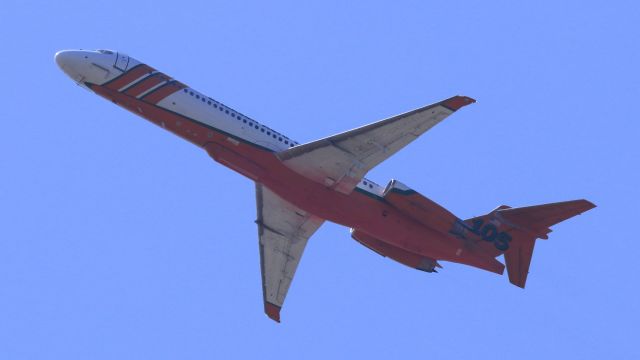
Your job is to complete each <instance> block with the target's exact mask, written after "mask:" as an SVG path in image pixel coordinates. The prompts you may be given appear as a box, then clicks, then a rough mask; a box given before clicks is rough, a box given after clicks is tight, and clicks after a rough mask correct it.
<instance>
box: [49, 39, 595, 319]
mask: <svg viewBox="0 0 640 360" xmlns="http://www.w3.org/2000/svg"><path fill="white" fill-rule="evenodd" d="M55 62H56V63H57V64H58V66H59V67H60V68H61V69H62V71H63V72H64V73H66V75H68V76H69V77H70V78H71V79H72V80H73V81H74V82H76V83H77V84H78V85H80V86H81V87H83V88H85V89H87V90H90V91H92V92H94V93H96V94H98V95H100V96H102V97H104V98H106V99H108V100H110V101H112V102H113V103H114V104H117V105H119V106H121V107H123V108H125V109H127V110H129V111H131V112H133V113H135V114H137V115H139V116H141V117H143V118H145V119H147V120H149V121H150V122H152V123H154V124H156V125H158V126H160V127H161V128H163V129H165V130H168V131H170V132H172V133H174V134H175V135H178V136H179V137H181V138H183V139H185V140H187V141H189V142H191V143H192V144H194V145H196V146H198V147H200V148H202V149H204V150H205V151H206V152H207V153H208V154H209V155H210V156H211V157H212V158H213V159H214V160H215V161H217V162H218V163H220V164H222V165H224V166H226V167H228V168H230V169H232V170H234V171H236V172H238V173H239V174H241V175H244V176H245V177H247V178H249V179H251V180H253V181H254V182H255V193H256V206H257V220H256V221H255V222H256V224H257V227H258V237H259V251H260V269H261V273H262V295H263V303H264V311H265V313H266V315H267V316H268V317H269V318H271V319H273V320H275V321H276V322H280V311H281V309H282V306H283V304H284V301H285V298H286V296H287V292H288V291H289V287H290V285H291V281H292V280H293V277H294V274H295V272H296V269H297V267H298V264H299V262H300V259H301V257H302V254H303V252H304V249H305V246H306V244H307V241H308V239H309V238H310V237H311V236H312V235H313V234H314V233H315V232H316V231H317V230H318V228H319V227H320V226H321V225H322V224H323V223H324V222H325V221H330V222H333V223H336V224H340V225H344V226H346V227H348V228H350V229H351V230H350V231H351V237H352V238H353V239H354V240H356V241H358V242H359V243H361V244H362V245H364V246H365V247H367V248H369V249H371V250H373V251H374V252H376V253H378V254H380V255H382V256H384V257H388V258H391V259H393V260H395V261H397V262H399V263H401V264H403V265H406V266H408V267H411V268H415V269H418V270H421V271H425V272H429V273H435V272H437V269H440V268H442V266H441V265H440V262H441V261H449V262H454V263H459V264H464V265H469V266H472V267H475V268H479V269H482V270H486V271H489V272H493V273H496V274H503V273H504V270H505V267H506V270H507V273H508V277H509V281H510V282H511V283H512V284H514V285H516V286H518V287H521V288H524V286H525V283H526V281H527V275H528V273H529V267H530V263H531V257H532V255H533V249H534V245H535V242H536V240H537V239H547V238H548V234H549V233H550V232H551V229H550V227H551V226H553V225H555V224H557V223H559V222H561V221H564V220H566V219H569V218H571V217H573V216H575V215H578V214H581V213H583V212H585V211H588V210H590V209H592V208H594V207H595V205H594V204H592V203H591V202H589V201H587V200H584V199H583V200H573V201H564V202H557V203H550V204H544V205H537V206H527V207H519V208H512V207H509V206H506V205H501V206H498V207H497V208H495V209H494V210H492V211H490V212H489V213H487V214H486V215H482V216H478V217H474V218H471V219H467V220H462V219H460V218H458V217H456V216H455V215H453V214H452V213H451V212H449V211H448V210H446V209H445V208H444V207H442V206H440V205H438V204H437V203H435V202H434V201H432V200H430V199H428V198H427V197H425V196H424V195H422V194H420V193H418V192H416V191H415V190H413V189H412V188H410V187H408V186H407V185H405V184H403V183H401V182H400V181H397V180H391V181H389V183H388V184H387V185H386V186H380V185H378V184H376V183H375V182H373V181H371V180H369V179H367V178H365V175H366V174H367V172H368V171H369V170H371V169H372V168H374V167H375V166H376V165H378V164H380V163H381V162H383V161H384V160H386V159H388V158H389V157H391V156H392V155H393V154H395V153H396V152H398V151H399V150H400V149H402V148H403V147H405V146H406V145H407V144H409V143H410V142H412V141H413V140H415V139H417V138H418V137H419V136H420V135H422V134H423V133H425V132H426V131H427V130H429V129H431V128H432V127H433V126H435V125H436V124H438V123H439V122H441V121H442V120H444V119H445V118H446V117H448V116H449V115H451V114H453V113H454V112H456V111H458V110H460V109H461V108H462V107H464V106H467V105H469V104H472V103H474V102H475V100H474V99H472V98H469V97H466V96H453V97H451V98H448V99H446V100H443V101H440V102H437V103H434V104H431V105H427V106H424V107H421V108H419V109H415V110H412V111H409V112H406V113H403V114H400V115H397V116H393V117H390V118H387V119H384V120H380V121H377V122H374V123H371V124H369V125H365V126H362V127H359V128H356V129H353V130H348V131H345V132H342V133H339V134H336V135H333V136H328V137H325V138H322V139H319V140H316V141H311V142H308V143H304V144H301V143H298V142H297V141H294V140H292V139H290V138H288V137H287V136H285V135H283V134H282V133H280V132H278V131H275V130H273V129H272V128H270V127H268V126H266V125H264V124H261V123H259V122H257V121H255V120H253V119H252V118H250V117H248V116H246V115H244V114H242V113H240V112H239V111H236V110H234V109H232V108H231V107H229V106H227V105H224V104H222V103H221V102H219V101H216V100H214V99H213V98H211V97H208V96H206V95H204V94H203V93H201V92H199V91H196V90H195V89H193V88H191V87H189V86H187V85H185V84H184V83H182V82H180V81H178V80H175V79H173V78H171V77H170V76H168V75H165V74H164V73H162V72H160V71H158V70H156V69H154V68H153V67H151V66H149V65H147V64H145V63H142V62H140V61H138V60H136V59H134V58H132V57H130V56H128V55H126V54H124V53H121V52H117V51H112V50H91V51H89V50H64V51H59V52H57V53H56V54H55ZM500 255H504V262H505V264H506V265H505V264H503V263H502V262H500V261H499V260H498V259H497V257H499V256H500Z"/></svg>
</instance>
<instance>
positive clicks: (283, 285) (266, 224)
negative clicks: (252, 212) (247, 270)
mask: <svg viewBox="0 0 640 360" xmlns="http://www.w3.org/2000/svg"><path fill="white" fill-rule="evenodd" d="M256 202H257V211H258V219H257V220H256V223H257V224H258V235H259V237H260V270H261V272H262V291H263V298H264V308H265V313H266V314H267V315H268V316H269V317H270V318H271V319H273V320H275V321H278V322H280V309H281V308H282V304H283V303H284V300H285V297H286V296H287V292H288V291H289V286H290V285H291V281H292V280H293V276H294V275H295V272H296V269H297V267H298V264H299V262H300V259H301V257H302V253H303V252H304V248H305V246H306V244H307V240H308V239H309V237H311V235H313V233H314V232H315V231H316V230H317V229H318V228H319V227H320V225H322V223H323V222H324V220H322V219H320V218H318V217H316V216H314V215H312V214H308V213H306V212H305V211H303V210H301V209H299V208H297V207H296V206H294V205H292V204H291V203H289V202H287V201H285V200H284V199H282V198H281V197H279V196H278V195H276V194H275V193H273V192H272V191H271V190H269V189H268V188H266V187H264V186H263V185H261V184H256Z"/></svg>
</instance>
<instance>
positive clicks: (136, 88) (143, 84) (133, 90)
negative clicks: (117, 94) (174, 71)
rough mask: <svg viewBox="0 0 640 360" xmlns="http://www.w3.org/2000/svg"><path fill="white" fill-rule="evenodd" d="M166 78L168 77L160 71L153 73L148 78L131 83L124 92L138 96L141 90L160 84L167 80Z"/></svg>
mask: <svg viewBox="0 0 640 360" xmlns="http://www.w3.org/2000/svg"><path fill="white" fill-rule="evenodd" d="M167 80H169V77H168V76H167V75H165V74H162V73H157V74H153V75H151V76H149V77H148V78H146V79H144V80H142V81H140V82H139V83H137V84H135V85H133V86H132V87H130V88H129V89H127V91H125V92H124V93H125V94H127V95H129V96H138V95H140V94H142V93H143V92H145V91H147V90H149V89H151V88H152V87H154V86H156V85H158V84H160V83H161V82H163V81H167Z"/></svg>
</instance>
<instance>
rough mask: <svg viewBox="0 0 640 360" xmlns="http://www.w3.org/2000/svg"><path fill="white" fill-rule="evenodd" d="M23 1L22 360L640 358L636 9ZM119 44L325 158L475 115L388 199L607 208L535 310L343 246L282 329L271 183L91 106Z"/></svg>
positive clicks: (422, 157)
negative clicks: (348, 142)
mask: <svg viewBox="0 0 640 360" xmlns="http://www.w3.org/2000/svg"><path fill="white" fill-rule="evenodd" d="M346 3H347V2H342V1H318V2H306V3H304V4H303V3H301V2H296V1H291V2H258V1H255V2H251V1H247V2H241V1H237V2H219V1H202V2H186V1H185V2H175V1H171V2H160V1H140V2H124V3H120V4H118V3H114V2H108V3H102V2H91V1H65V2H60V3H55V2H33V1H19V2H15V1H5V2H3V3H2V5H0V34H3V36H2V42H3V48H4V53H3V56H0V64H1V65H2V66H1V67H0V68H1V69H2V70H0V71H1V73H2V78H3V79H4V80H5V85H4V86H3V87H1V88H0V96H1V98H2V106H1V107H0V119H1V120H2V131H1V132H0V151H1V153H2V158H1V160H0V173H1V174H2V177H1V178H0V225H2V226H0V358H2V359H44V358H46V359H115V358H121V359H144V358H153V359H176V358H182V359H203V358H223V357H224V358H229V357H232V358H254V359H255V358H266V359H270V358H279V359H288V358H309V359H313V358H353V357H355V356H357V357H362V358H364V357H367V358H399V357H406V358H439V359H446V358H453V359H455V358H462V357H466V358H471V359H489V358H491V359H512V358H521V359H540V358H559V357H560V356H563V357H565V358H584V359H592V358H593V359H595V358H602V357H607V358H610V357H615V358H620V359H624V358H628V359H630V358H637V357H638V356H640V353H639V351H638V347H637V336H638V325H637V324H638V322H639V321H640V309H639V306H640V305H639V304H640V296H639V295H638V290H637V286H638V277H637V272H638V270H637V268H638V266H637V264H638V245H637V244H638V239H637V236H636V234H637V233H638V230H637V229H636V225H637V223H638V221H637V220H636V219H635V215H636V214H637V213H638V210H637V209H638V200H640V196H639V195H640V191H639V190H638V183H639V182H640V176H639V171H638V158H639V155H640V150H639V145H638V137H639V135H640V125H638V124H639V123H638V118H639V117H638V106H637V102H638V99H639V98H640V76H639V75H638V63H640V48H639V47H638V38H639V36H640V26H639V25H638V19H639V18H640V6H639V5H637V2H633V1H628V2H621V1H609V2H606V4H597V3H596V2H584V1H566V2H562V3H560V2H552V1H547V2H513V1H496V2H490V3H487V2H476V1H455V2H444V1H441V2H431V3H430V2H426V1H404V2H403V1H400V2H387V3H383V2H373V1H367V2H364V1H363V2H359V3H358V2H350V3H349V4H346ZM68 48H111V49H116V50H120V51H123V52H126V53H129V54H130V55H131V56H133V57H136V58H138V59H140V60H142V61H144V62H147V63H149V64H150V65H151V66H154V67H156V68H158V69H160V70H162V71H163V72H165V73H167V74H170V75H171V76H173V77H175V78H177V79H179V80H181V81H183V82H184V83H186V84H189V85H190V86H192V87H194V88H196V89H198V90H200V91H202V92H204V93H206V94H208V95H209V96H211V97H213V98H216V99H218V100H220V101H222V102H224V103H226V104H228V105H230V106H232V107H234V108H236V109H238V110H239V111H241V112H243V113H245V114H247V115H249V116H251V117H253V118H255V119H257V120H258V121H261V122H263V123H266V124H268V125H269V126H271V127H273V128H274V129H277V130H279V131H281V132H283V133H286V134H287V135H289V136H290V137H292V138H294V139H296V140H298V141H300V142H306V141H311V140H314V139H316V138H319V137H324V136H327V135H330V134H334V133H337V132H340V131H344V130H346V129H350V128H353V127H356V126H360V125H363V124H366V123H369V122H373V121H375V120H378V119H381V118H385V117H388V116H391V115H394V114H397V113H400V112H404V111H407V110H411V109H413V108H416V107H419V106H422V105H425V104H428V103H432V102H435V101H438V100H441V99H443V98H446V97H449V96H452V95H455V94H463V95H468V96H471V97H474V98H476V99H477V100H478V102H477V103H476V104H474V105H472V106H469V107H467V108H465V109H463V110H462V111H460V112H459V113H456V114H455V115H454V116H452V117H450V118H448V119H447V120H446V121H445V122H443V123H442V124H440V125H438V126H437V127H436V128H434V129H433V130H432V131H430V132H428V133H427V134H425V135H424V136H423V137H422V138H420V139H419V140H418V141H416V142H414V143H413V144H411V145H410V146H408V147H407V148H406V149H404V150H403V151H402V152H400V153H398V154H397V155H396V156H394V157H393V158H391V159H390V160H389V161H387V162H385V163H384V164H382V165H381V166H379V167H378V168H376V169H374V170H373V171H372V172H371V173H370V174H369V177H370V178H372V179H373V180H375V181H377V182H379V183H381V184H384V183H386V182H387V181H388V180H389V179H391V178H396V179H399V180H400V181H402V182H404V183H406V184H408V185H409V186H411V187H413V188H414V189H416V190H417V191H419V192H421V193H423V194H424V195H425V196H427V197H429V198H431V199H433V200H435V201H437V202H439V203H440V204H442V205H444V206H445V207H447V208H448V209H450V210H451V211H452V212H454V213H455V214H457V215H458V216H460V217H463V218H466V217H471V216H474V215H478V214H483V213H486V212H488V211H489V210H491V209H493V208H494V207H495V206H497V205H500V204H510V205H512V206H524V205H533V204H538V203H546V202H554V201H561V200H570V199H579V198H587V199H589V200H591V201H593V202H594V203H596V204H597V205H598V208H596V209H595V210H593V211H591V212H588V213H587V214H585V215H582V216H580V217H577V218H574V219H572V220H570V221H567V222H566V223H563V224H561V225H558V226H557V227H556V228H555V230H554V232H553V233H552V234H551V238H550V240H549V241H546V242H539V243H538V245H537V247H536V252H535V255H534V258H533V262H532V266H531V274H530V276H529V280H528V283H527V288H526V289H525V290H521V289H519V288H516V287H514V286H512V285H511V284H509V282H508V280H507V278H506V276H503V277H500V276H496V275H495V274H491V273H487V272H482V271H480V270H476V269H472V268H469V267H465V266H461V265H456V264H449V263H445V264H444V269H443V271H442V272H440V273H439V274H426V273H422V272H419V271H415V270H411V269H408V268H405V267H403V266H401V265H399V264H396V263H394V262H392V261H391V260H389V259H385V258H382V257H380V256H378V255H377V254H374V253H373V252H371V251H369V250H368V249H366V248H364V247H362V246H360V245H359V244H357V243H356V242H354V241H353V240H351V239H350V237H349V232H348V230H347V229H346V228H343V227H340V226H337V225H334V224H326V225H324V226H323V227H322V228H321V229H320V230H319V231H318V232H317V233H316V234H315V236H314V237H313V238H312V239H311V240H310V242H309V245H308V247H307V250H306V252H305V256H304V258H303V260H302V262H301V265H300V268H299V270H298V273H297V276H296V279H295V281H294V282H293V285H292V288H291V291H290V293H289V296H288V298H287V302H286V304H285V307H284V309H283V312H282V318H283V323H282V324H275V323H273V322H272V321H270V320H268V319H267V318H266V316H264V315H263V313H262V293H261V288H260V267H259V255H258V245H257V235H256V226H255V224H254V223H253V221H254V220H255V216H256V214H255V204H254V194H253V184H252V183H251V182H250V181H249V180H247V179H244V178H241V177H240V176H239V175H237V174H236V173H234V172H232V171H230V170H228V169H226V168H224V167H222V166H220V165H218V164H217V163H215V162H213V161H212V160H211V159H210V158H208V156H207V154H206V153H205V152H204V151H202V150H200V149H198V148H196V147H194V146H192V145H191V144H189V143H187V142H185V141H183V140H181V139H179V138H176V137H174V136H172V135H171V134H169V133H167V132H163V131H161V129H159V128H157V127H155V126H153V125H151V124H150V123H147V122H146V121H144V120H143V119H140V118H138V117H136V116H135V115H133V114H130V113H128V112H126V111H124V110H122V109H120V108H118V107H116V106H113V104H110V103H109V102H107V101H104V100H103V99H101V98H99V97H97V96H95V95H93V94H91V93H89V92H87V91H84V90H82V89H81V88H80V87H78V86H75V85H74V84H73V83H72V82H71V81H70V80H69V79H68V78H66V77H65V76H64V74H63V73H62V72H61V71H59V69H58V68H57V67H56V66H55V63H54V62H53V54H54V53H55V52H56V51H57V50H60V49H68Z"/></svg>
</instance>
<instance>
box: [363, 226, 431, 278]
mask: <svg viewBox="0 0 640 360" xmlns="http://www.w3.org/2000/svg"><path fill="white" fill-rule="evenodd" d="M351 237H352V238H353V239H354V240H356V241H357V242H359V243H360V244H362V245H364V246H366V247H368V248H369V249H371V250H373V251H375V252H377V253H378V254H380V255H382V256H384V257H388V258H390V259H393V260H395V261H397V262H399V263H401V264H403V265H406V266H408V267H411V268H414V269H418V270H422V271H426V272H437V271H436V269H435V268H437V267H438V268H442V266H440V264H438V262H437V261H435V260H434V259H431V258H428V257H424V256H422V255H420V254H416V253H412V252H410V251H407V250H404V249H401V248H399V247H397V246H394V245H391V244H389V243H386V242H384V241H382V240H378V239H376V238H374V237H372V236H370V235H368V234H366V233H363V232H362V231H359V230H356V229H351Z"/></svg>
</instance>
